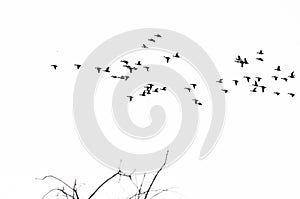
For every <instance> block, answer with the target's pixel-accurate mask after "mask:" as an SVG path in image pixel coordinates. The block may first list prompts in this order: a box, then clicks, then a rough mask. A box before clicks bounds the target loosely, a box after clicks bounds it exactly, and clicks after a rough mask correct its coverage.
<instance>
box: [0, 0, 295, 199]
mask: <svg viewBox="0 0 300 199" xmlns="http://www.w3.org/2000/svg"><path fill="white" fill-rule="evenodd" d="M299 9H300V5H299V2H298V1H297V0H274V1H266V0H265V1H262V0H252V1H241V0H239V1H238V0H235V1H234V0H230V1H217V0H211V1H199V0H198V1H196V0H195V1H188V0H186V1H174V0H164V1H157V0H153V1H139V0H134V1H121V0H118V1H116V0H112V1H64V2H63V1H49V2H42V1H6V2H4V1H2V2H1V3H0V22H1V23H0V26H1V31H0V36H1V37H0V53H1V56H0V57H1V59H0V60H1V63H0V64H1V67H0V70H1V71H0V92H1V94H0V95H1V97H0V102H1V103H0V119H1V123H0V124H1V125H0V154H1V156H0V158H1V159H0V160H1V163H0V196H1V198H6V199H7V198H41V197H42V195H43V193H45V192H46V191H48V190H49V187H52V185H53V186H55V183H51V182H50V181H47V182H40V181H36V180H35V178H36V177H42V176H44V175H48V174H53V175H56V176H58V177H61V178H62V179H65V180H66V181H68V182H71V181H72V180H73V179H74V178H77V179H78V180H79V181H80V182H84V183H86V185H85V186H84V187H83V188H82V189H81V193H82V195H83V196H87V195H88V193H91V192H92V190H93V189H94V187H96V186H97V185H98V184H99V182H101V181H102V180H103V179H105V178H106V177H108V176H109V175H111V174H112V173H113V171H111V170H109V169H107V168H105V167H104V166H102V165H101V164H99V163H98V162H97V161H95V160H94V159H93V158H92V157H91V156H90V155H89V154H88V153H87V152H86V150H85V149H84V147H83V146H82V145H81V143H80V140H79V138H78V136H77V134H76V128H75V126H74V122H73V115H72V94H73V88H74V83H75V80H76V76H77V74H78V71H76V70H74V67H73V64H74V63H82V62H83V61H84V60H85V58H86V57H87V56H88V55H89V53H90V52H92V51H93V50H94V49H95V48H96V47H97V46H98V45H99V44H101V43H102V42H103V41H105V40H106V39H108V38H110V37H112V36H114V35H116V34H119V33H122V32H124V31H128V30H132V29H137V28H147V27H150V28H152V27H154V28H165V29H170V30H174V31H177V32H180V33H182V34H184V35H186V36H188V37H190V38H191V39H193V40H194V41H196V42H197V43H199V45H201V46H202V47H203V48H204V50H205V51H206V52H207V53H208V54H209V56H210V57H211V58H212V60H213V61H214V63H215V64H216V66H217V68H218V70H219V71H220V74H221V75H222V76H223V77H224V79H226V78H227V79H230V78H235V77H237V76H240V75H241V74H243V75H244V71H243V72H241V70H240V68H239V67H238V65H236V64H235V63H234V62H233V59H234V57H235V56H236V55H237V54H240V55H242V56H244V57H249V59H250V60H251V59H254V57H255V52H256V51H257V50H258V49H264V51H265V52H266V55H265V58H266V62H265V63H264V64H259V63H258V64H256V65H252V66H251V67H253V68H250V69H245V71H246V70H247V73H251V74H253V73H257V74H260V73H261V72H263V73H264V74H268V71H272V69H273V67H275V66H276V65H282V67H284V68H285V69H286V71H287V74H288V72H290V71H292V70H295V72H296V75H297V74H300V70H299V66H300V61H299V54H300V37H299V35H300V25H299V24H300V14H299ZM256 63H257V62H256ZM51 64H58V65H60V66H62V67H61V68H60V70H59V71H55V72H54V71H53V70H51V68H50V67H49V66H50V65H51ZM249 67H250V65H249ZM249 67H248V68H249ZM269 75H272V74H271V73H270V74H269ZM270 82H271V81H270ZM286 85H287V86H285V85H284V86H283V84H278V85H272V86H274V87H275V88H276V89H277V88H278V89H279V90H280V91H282V92H283V93H286V92H288V91H293V92H295V93H296V97H295V98H294V99H291V98H290V97H289V96H287V95H282V96H279V97H275V96H273V95H271V94H270V95H264V96H262V95H250V94H249V92H248V90H243V89H242V90H235V91H232V92H230V94H229V95H227V98H226V100H227V111H226V122H225V125H224V128H223V135H222V137H221V139H220V140H219V142H218V144H217V147H216V148H215V149H214V151H213V152H212V153H211V154H210V155H209V156H208V157H207V158H206V159H204V160H202V161H200V160H198V155H199V152H200V147H201V142H202V141H203V137H204V136H203V134H204V133H205V132H203V133H202V134H201V135H199V137H198V138H197V140H196V141H195V143H194V144H193V145H192V147H191V148H190V150H189V151H188V152H187V153H186V155H185V156H184V157H183V158H181V159H180V160H179V161H178V162H176V163H175V164H174V165H172V167H170V168H168V169H166V170H165V171H164V174H162V175H161V176H160V178H159V180H158V182H157V187H170V186H175V187H178V189H177V191H178V192H179V193H180V194H181V195H180V194H175V195H168V194H166V195H165V198H170V197H172V198H176V197H178V198H200V197H201V198H205V199H208V198H212V199H214V198H216V199H217V198H232V199H234V198H239V199H240V198H299V196H300V192H299V183H300V170H299V168H300V156H299V153H300V144H299V143H300V131H299V124H297V122H299V107H300V106H299V100H298V97H299V94H300V92H299V78H296V79H295V80H294V81H293V82H289V83H288V84H286ZM297 85H298V86H297ZM226 86H228V85H226V83H225V87H226ZM228 87H229V86H228ZM297 112H298V113H297ZM112 189H114V187H111V188H110V189H107V190H104V192H105V193H103V194H104V196H103V197H107V198H118V195H116V194H115V193H114V192H112ZM170 194H171V193H170ZM103 197H102V198H103ZM161 198H164V197H163V195H162V197H161Z"/></svg>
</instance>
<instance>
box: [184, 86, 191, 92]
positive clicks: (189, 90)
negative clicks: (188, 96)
mask: <svg viewBox="0 0 300 199" xmlns="http://www.w3.org/2000/svg"><path fill="white" fill-rule="evenodd" d="M184 89H186V90H187V91H188V92H191V90H192V89H191V88H188V87H184Z"/></svg>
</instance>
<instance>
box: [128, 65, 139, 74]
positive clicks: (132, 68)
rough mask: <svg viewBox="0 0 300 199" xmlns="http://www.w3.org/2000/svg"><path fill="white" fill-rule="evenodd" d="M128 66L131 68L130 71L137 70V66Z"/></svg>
mask: <svg viewBox="0 0 300 199" xmlns="http://www.w3.org/2000/svg"><path fill="white" fill-rule="evenodd" d="M127 68H128V69H129V72H130V73H132V71H133V70H137V68H136V67H130V66H129V67H127Z"/></svg>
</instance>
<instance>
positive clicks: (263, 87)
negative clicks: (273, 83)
mask: <svg viewBox="0 0 300 199" xmlns="http://www.w3.org/2000/svg"><path fill="white" fill-rule="evenodd" d="M259 87H261V91H262V92H263V93H264V92H265V89H266V88H267V87H266V86H259Z"/></svg>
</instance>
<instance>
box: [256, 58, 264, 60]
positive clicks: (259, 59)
mask: <svg viewBox="0 0 300 199" xmlns="http://www.w3.org/2000/svg"><path fill="white" fill-rule="evenodd" d="M256 59H257V60H258V61H264V59H263V58H260V57H259V58H256Z"/></svg>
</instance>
